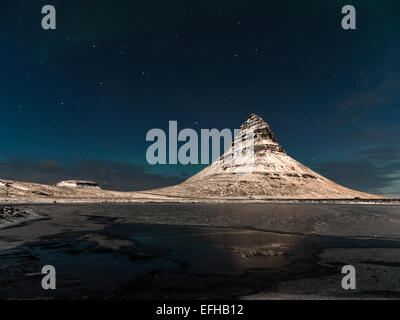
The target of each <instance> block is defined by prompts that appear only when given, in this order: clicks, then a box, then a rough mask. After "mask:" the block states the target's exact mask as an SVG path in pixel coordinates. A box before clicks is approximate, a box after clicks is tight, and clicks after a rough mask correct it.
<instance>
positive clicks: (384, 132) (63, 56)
mask: <svg viewBox="0 0 400 320" xmlns="http://www.w3.org/2000/svg"><path fill="white" fill-rule="evenodd" d="M45 4H52V5H54V6H55V7H56V10H57V29H56V30H49V31H45V30H43V29H42V28H41V19H42V16H43V15H42V14H41V8H42V6H43V5H45ZM346 4H352V5H354V6H355V7H356V9H357V30H348V31H345V30H343V29H342V28H341V18H342V14H341V8H342V7H343V6H344V5H346ZM0 47H1V50H0V58H1V73H0V106H1V107H0V108H1V109H0V110H1V118H0V135H1V137H2V139H1V140H0V177H1V178H6V179H15V180H25V181H35V182H43V183H52V182H55V181H57V180H61V179H65V178H86V179H91V180H96V181H98V182H99V183H100V184H101V185H102V186H103V187H105V188H112V189H118V190H138V189H147V188H152V187H158V186H164V185H169V184H174V183H176V182H178V181H181V180H182V179H184V178H185V177H187V176H189V175H192V174H194V173H195V172H197V171H199V170H200V169H202V168H203V166H200V165H198V166H196V165H191V166H182V165H177V166H173V165H167V166H162V165H158V166H149V165H148V164H147V163H146V158H145V156H146V148H147V147H148V146H149V145H150V143H149V142H146V141H145V136H146V133H147V131H148V130H150V129H152V128H163V129H165V130H166V129H167V128H168V121H169V120H177V121H178V125H179V128H180V129H183V128H185V127H189V128H193V129H196V130H200V129H201V128H210V129H211V128H214V127H215V128H218V129H223V128H231V129H234V128H238V127H239V126H240V124H241V123H242V122H244V121H245V120H246V118H247V117H248V115H249V114H250V113H256V114H258V115H260V116H261V117H262V118H263V119H264V120H265V121H266V122H267V123H268V124H269V125H270V126H271V128H272V130H273V131H274V132H275V134H276V136H277V138H278V140H279V142H280V144H281V145H282V146H283V147H284V149H285V150H286V151H287V152H288V154H289V155H291V156H292V157H294V158H295V159H297V160H298V161H300V162H302V163H304V164H305V165H307V166H310V167H311V168H312V169H314V170H317V171H318V172H320V173H321V174H324V175H326V176H327V177H329V178H331V179H333V180H335V181H337V182H339V183H342V184H344V185H346V186H348V187H352V188H356V189H359V190H362V191H368V192H376V193H383V194H390V195H393V194H394V195H399V194H400V142H399V137H400V125H399V120H400V2H399V1H398V0H393V1H391V0H384V1H376V0H373V1H368V0H362V1H361V0H360V1H333V0H331V1H330V0H325V1H321V0H318V1H316V0H307V1H295V0H292V1H288V0H283V1H265V0H246V1H232V0H230V1H226V0H212V1H211V0H204V1H191V0H181V1H176V0H171V1H159V0H157V1H156V0H153V1H151V0H148V1H147V0H146V1H136V0H131V1H120V0H114V1H102V0H97V1H85V0H82V1H56V0H48V1H46V2H44V1H21V0H13V1H11V0H2V1H1V4H0Z"/></svg>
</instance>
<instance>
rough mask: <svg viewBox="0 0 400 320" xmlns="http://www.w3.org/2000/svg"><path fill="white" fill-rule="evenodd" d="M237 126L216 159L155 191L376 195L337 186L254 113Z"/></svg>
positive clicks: (326, 196)
mask: <svg viewBox="0 0 400 320" xmlns="http://www.w3.org/2000/svg"><path fill="white" fill-rule="evenodd" d="M240 129H241V132H240V134H239V135H238V136H237V137H236V139H235V141H234V143H233V144H232V147H231V148H230V149H229V150H228V151H227V152H226V153H225V154H224V155H223V156H221V157H220V158H219V159H218V160H217V161H215V162H213V163H212V164H211V165H210V166H208V167H207V168H205V169H204V170H202V171H200V172H199V173H198V174H196V175H194V176H193V177H191V178H190V179H188V180H186V181H185V182H183V183H181V184H179V185H177V186H173V187H168V188H163V189H159V190H154V193H159V194H168V195H177V196H181V197H191V198H256V199H282V198H285V199H287V198H290V199H354V198H364V199H365V198H367V199H370V198H379V197H378V196H376V195H371V194H367V193H363V192H359V191H355V190H352V189H349V188H346V187H344V186H341V185H339V184H337V183H335V182H333V181H331V180H329V179H327V178H325V177H323V176H322V175H320V174H318V173H317V172H315V171H313V170H311V169H309V168H307V167H306V166H304V165H302V164H301V163H299V162H298V161H296V160H295V159H293V158H292V157H290V156H289V155H288V154H287V153H286V152H285V151H284V149H283V148H282V147H281V146H280V145H279V143H278V142H277V140H276V138H275V135H274V134H273V132H272V131H271V128H270V127H269V125H268V124H267V123H266V122H265V121H264V120H263V119H261V118H260V117H259V116H257V115H255V114H251V115H250V116H249V118H248V119H247V120H246V121H245V122H244V123H243V124H242V126H241V127H240ZM252 133H254V140H253V148H254V156H253V157H250V156H249V154H250V153H249V152H248V151H249V150H246V149H248V148H249V147H250V142H249V141H250V140H249V139H248V138H247V137H248V134H252ZM240 140H242V141H240ZM246 141H247V142H246ZM238 148H239V149H238ZM230 157H231V158H230ZM224 159H232V160H231V161H228V162H227V161H225V160H224Z"/></svg>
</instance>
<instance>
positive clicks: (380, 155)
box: [354, 147, 400, 161]
mask: <svg viewBox="0 0 400 320" xmlns="http://www.w3.org/2000/svg"><path fill="white" fill-rule="evenodd" d="M354 155H355V156H356V157H360V158H363V159H366V160H372V161H374V160H382V161H396V160H399V159H400V148H398V147H376V148H372V149H367V150H363V151H359V152H356V153H354Z"/></svg>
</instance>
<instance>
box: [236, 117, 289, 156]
mask: <svg viewBox="0 0 400 320" xmlns="http://www.w3.org/2000/svg"><path fill="white" fill-rule="evenodd" d="M240 129H241V131H242V137H243V136H244V135H246V134H248V133H250V134H254V146H255V147H256V146H261V145H271V144H272V145H275V146H278V148H273V149H276V150H277V151H280V152H283V149H282V147H281V146H279V144H278V141H277V139H276V137H275V135H274V133H273V132H272V130H271V128H270V126H269V125H268V124H267V123H266V122H265V121H264V120H263V119H262V118H261V117H260V116H258V115H256V114H254V113H252V114H250V116H249V117H248V118H247V120H246V121H245V122H244V123H243V124H242V125H241V126H240ZM257 149H259V148H257Z"/></svg>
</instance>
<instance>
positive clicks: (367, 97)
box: [342, 78, 400, 111]
mask: <svg viewBox="0 0 400 320" xmlns="http://www.w3.org/2000/svg"><path fill="white" fill-rule="evenodd" d="M399 93H400V78H391V79H385V80H384V81H382V82H380V83H379V84H377V85H376V86H374V87H373V88H371V89H369V90H365V91H359V92H354V93H353V94H351V95H350V96H349V97H348V98H347V99H346V100H345V101H344V103H343V105H342V106H343V108H345V109H359V108H363V110H364V111H365V109H366V108H367V109H372V110H374V109H377V108H381V107H386V106H388V105H391V104H393V103H398V102H399V96H400V95H399Z"/></svg>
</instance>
